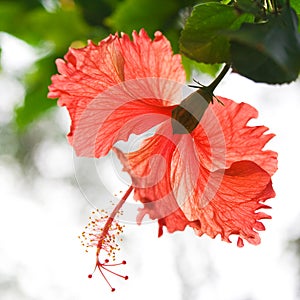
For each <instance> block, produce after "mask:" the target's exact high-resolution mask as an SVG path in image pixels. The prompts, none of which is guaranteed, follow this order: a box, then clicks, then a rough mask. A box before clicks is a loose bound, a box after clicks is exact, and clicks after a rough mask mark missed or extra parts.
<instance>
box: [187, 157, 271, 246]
mask: <svg viewBox="0 0 300 300" xmlns="http://www.w3.org/2000/svg"><path fill="white" fill-rule="evenodd" d="M209 173H210V172H209V171H208V170H206V175H205V169H204V170H203V171H202V172H201V174H202V176H203V177H202V178H199V181H198V189H195V194H194V195H193V197H190V198H189V199H188V200H187V201H186V202H185V203H184V204H183V205H182V206H181V209H182V211H183V213H184V214H185V216H186V217H187V219H189V220H194V221H195V220H198V221H199V222H200V224H201V227H200V228H198V229H195V231H196V234H197V235H199V236H201V235H202V234H204V233H205V234H207V235H209V236H210V237H212V238H214V237H216V236H217V235H218V234H220V235H221V237H222V239H223V240H225V241H227V242H230V240H229V236H230V235H231V234H236V235H238V236H239V237H240V238H241V239H245V240H247V241H248V242H249V243H251V244H255V245H256V244H259V243H260V238H259V234H258V233H257V231H256V230H264V226H263V224H262V223H261V222H260V221H259V220H260V219H264V218H271V217H270V216H268V215H266V214H264V213H262V212H258V210H259V209H261V208H268V206H266V205H265V204H263V202H264V201H265V200H266V199H269V198H272V197H274V196H275V193H274V190H273V188H272V183H271V177H270V175H269V174H268V173H267V172H266V171H264V170H263V169H262V168H260V167H259V166H258V165H257V164H255V163H253V162H251V161H240V162H235V163H233V164H232V165H231V167H230V168H229V169H226V170H218V171H215V172H214V174H213V176H212V178H213V180H208V181H205V180H203V178H208V177H209V176H210V174H209ZM218 178H219V180H218ZM203 182H206V184H203ZM216 184H217V186H215V185H216ZM207 189H208V190H210V191H213V192H214V195H212V193H209V196H210V197H212V196H213V198H212V199H210V201H204V202H203V195H205V190H207Z"/></svg>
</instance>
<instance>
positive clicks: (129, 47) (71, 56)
mask: <svg viewBox="0 0 300 300" xmlns="http://www.w3.org/2000/svg"><path fill="white" fill-rule="evenodd" d="M64 59H65V60H62V59H58V60H57V62H56V63H57V67H58V71H59V73H60V74H59V75H54V76H53V77H52V85H51V86H50V87H49V90H50V92H49V94H48V96H49V97H51V98H56V97H58V98H59V102H58V103H59V105H61V106H66V107H67V109H68V111H69V113H70V117H71V120H72V124H71V132H70V134H69V139H70V142H71V143H72V144H73V143H74V141H73V139H74V134H75V133H74V132H75V130H77V129H78V126H80V127H82V131H83V133H84V134H85V133H86V131H88V130H91V131H92V132H93V134H92V135H91V134H89V135H88V136H89V138H90V140H88V141H87V142H85V141H84V137H83V134H82V133H79V134H78V135H77V137H78V139H79V140H78V141H76V147H75V149H76V150H77V153H78V154H79V155H88V156H101V155H105V154H106V153H107V151H108V150H109V149H110V147H111V146H112V143H114V142H115V141H116V140H117V139H127V138H128V135H129V134H130V133H138V132H141V131H142V130H143V131H144V130H147V129H149V127H152V126H154V125H156V124H157V122H161V121H162V120H161V118H158V119H155V118H149V116H148V120H147V122H146V123H147V125H145V124H143V125H142V126H144V127H143V128H140V129H136V131H133V128H134V127H133V126H132V125H133V124H131V126H129V127H128V128H127V129H123V132H122V133H121V136H119V134H120V130H121V128H122V127H123V125H124V122H130V120H132V119H134V118H135V117H137V116H141V115H142V114H147V113H154V114H156V115H160V114H161V113H162V114H163V115H166V114H167V115H169V112H167V113H166V112H165V111H164V110H163V109H160V108H161V107H162V106H164V105H170V104H171V103H170V102H168V103H166V100H169V101H172V95H171V96H170V92H172V93H173V94H174V93H176V92H177V91H176V87H174V85H176V83H175V82H180V83H183V82H184V81H185V73H184V70H183V67H182V65H181V58H180V56H179V55H173V53H172V49H171V46H170V43H169V41H168V40H167V39H166V38H165V37H164V36H163V35H162V34H161V33H160V32H157V33H156V34H155V38H154V40H153V41H151V39H150V38H149V37H148V35H147V33H146V32H145V31H144V30H141V31H140V33H139V34H138V33H136V32H133V41H131V40H130V39H129V37H128V36H127V35H126V34H123V35H122V37H121V38H119V37H118V35H117V34H116V35H114V36H112V35H110V36H109V37H108V38H107V39H105V40H103V41H101V42H100V43H99V44H98V45H95V44H93V43H92V42H89V44H88V46H87V47H85V48H82V49H72V48H71V49H70V50H69V52H68V53H67V54H66V55H65V57H64ZM142 78H148V81H147V80H145V82H142V83H141V82H140V81H139V80H138V82H137V83H136V85H135V88H134V95H131V97H130V95H129V93H128V91H127V90H126V88H127V86H126V87H125V86H124V85H122V84H120V83H122V82H125V83H128V82H129V84H130V85H131V91H130V92H132V89H133V83H132V80H134V81H136V80H137V79H142ZM155 78H156V79H155ZM151 80H152V81H151ZM155 80H156V81H155ZM171 82H173V83H171ZM114 86H117V87H116V89H115V90H114V89H113V90H110V92H107V93H106V95H102V94H103V92H104V91H107V89H109V88H112V87H114ZM149 89H150V91H149ZM109 93H112V95H109ZM149 94H150V96H149ZM109 96H111V99H110V98H109ZM124 99H126V100H127V101H128V100H129V99H130V101H136V100H142V104H140V103H133V104H132V103H130V104H129V105H127V103H126V101H125V100H124ZM117 100H119V101H117ZM177 101H178V99H177ZM87 110H88V111H87ZM90 113H91V114H92V118H89V117H88V114H90ZM114 113H116V114H115V115H114ZM97 114H99V115H97ZM108 116H109V120H108ZM104 117H105V118H104ZM103 118H104V119H103ZM120 118H122V120H121V119H120ZM162 119H164V118H162ZM95 120H97V121H98V123H97V124H96V126H98V127H97V128H96V130H98V129H101V136H97V131H95V126H93V124H94V121H95ZM120 120H121V121H120ZM139 121H140V120H137V119H135V120H134V121H133V123H135V124H136V123H138V122H139ZM79 122H80V124H79ZM110 126H112V127H113V128H114V130H112V129H110V128H108V127H110ZM80 130H81V129H80ZM129 131H130V132H129ZM76 134H77V133H76ZM92 139H93V141H91V140H92ZM99 140H101V144H100V142H99ZM92 142H93V145H91V143H92ZM96 143H97V145H96ZM84 144H86V146H84ZM84 147H88V148H89V149H88V150H87V149H83V148H84Z"/></svg>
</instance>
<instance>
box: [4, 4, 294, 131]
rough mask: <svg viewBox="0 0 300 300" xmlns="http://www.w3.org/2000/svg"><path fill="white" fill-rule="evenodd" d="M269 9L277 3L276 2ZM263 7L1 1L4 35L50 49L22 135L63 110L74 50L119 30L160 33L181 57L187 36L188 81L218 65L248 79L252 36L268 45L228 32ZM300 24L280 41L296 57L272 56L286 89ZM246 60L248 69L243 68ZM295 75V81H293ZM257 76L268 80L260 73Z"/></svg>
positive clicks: (31, 90)
mask: <svg viewBox="0 0 300 300" xmlns="http://www.w3.org/2000/svg"><path fill="white" fill-rule="evenodd" d="M261 2H262V3H263V2H264V1H261ZM269 2H270V3H276V1H275V0H272V1H269ZM277 2H278V7H279V8H280V7H281V6H282V5H284V3H285V1H284V0H277ZM258 3H260V1H252V0H235V1H232V0H231V1H230V0H222V1H221V0H220V1H218V0H210V1H209V0H198V1H196V0H166V1H164V2H162V1H159V0H60V1H59V0H41V1H38V0H27V1H24V0H0V31H3V32H7V33H9V34H11V35H13V36H15V37H17V38H20V39H22V40H24V41H25V42H27V43H28V44H30V45H32V46H34V47H36V48H37V49H43V53H44V54H43V55H40V57H39V59H38V60H37V61H36V63H35V66H34V68H33V69H32V70H31V72H29V73H28V74H26V75H25V77H24V78H22V79H21V80H22V82H23V83H24V85H25V87H26V96H25V99H24V103H23V105H21V106H19V107H18V108H17V109H16V110H15V118H14V122H15V125H16V128H18V129H19V130H20V131H22V130H25V129H26V128H27V126H28V125H29V124H31V123H32V122H33V121H34V120H37V119H38V118H39V117H40V116H41V115H42V114H43V113H45V112H47V111H49V109H50V108H51V107H53V106H55V105H56V101H53V100H50V99H47V92H48V85H49V84H50V78H51V75H53V74H55V73H56V66H55V59H56V58H58V57H63V56H64V54H65V53H66V52H67V49H68V47H69V46H70V45H72V46H75V47H76V45H85V43H86V41H87V40H88V39H92V40H94V41H95V42H97V41H99V40H101V39H103V38H104V37H105V36H107V35H108V34H109V33H114V32H116V31H118V32H126V33H128V34H131V32H132V30H139V29H141V28H145V29H146V31H147V32H148V33H149V35H150V36H153V33H154V32H155V31H156V30H160V31H162V32H163V33H164V34H165V35H166V36H167V38H168V39H169V40H170V42H171V44H172V47H173V50H174V52H179V51H180V50H179V38H180V34H181V39H180V47H181V52H182V53H183V54H185V55H186V56H187V57H188V58H187V57H183V63H184V66H185V69H186V71H187V77H188V79H191V78H190V76H192V71H193V70H200V71H201V72H204V73H208V74H210V75H212V76H214V75H215V74H216V72H217V71H218V69H219V67H220V65H219V63H223V62H227V63H234V64H235V65H234V66H235V67H236V69H237V71H239V69H240V70H241V72H240V73H242V74H244V75H245V76H248V77H249V72H247V71H248V69H249V68H250V67H252V66H253V62H250V63H249V62H247V60H246V62H245V61H244V60H243V59H242V58H243V55H244V53H245V47H248V46H249V45H248V44H246V45H245V43H244V41H245V38H244V36H246V37H247V38H246V40H248V38H249V36H250V37H251V38H252V40H251V41H252V42H251V43H252V45H250V46H253V47H254V48H255V49H257V48H259V47H258V46H259V44H264V40H261V39H260V40H257V39H255V38H254V37H256V36H257V34H258V32H257V28H254V29H251V32H250V33H249V32H247V34H246V35H244V32H243V31H242V29H241V31H234V32H235V33H236V34H235V35H230V34H228V32H229V33H232V32H233V31H232V30H238V28H239V27H240V26H241V24H242V23H244V22H252V23H253V22H254V19H255V22H256V21H257V20H258V21H260V19H261V18H262V10H261V5H258ZM291 4H292V6H293V8H294V9H295V11H296V12H297V14H298V15H299V13H300V5H299V1H298V0H291ZM195 5H196V6H195ZM193 7H195V8H194V10H193ZM192 10H193V13H192V15H191V12H192ZM263 12H264V11H263ZM279 15H280V14H279ZM272 17H273V15H272ZM288 18H289V16H287V17H286V16H285V17H284V18H281V21H283V22H281V23H285V22H286V21H288V20H287V19H288ZM272 20H273V19H272ZM276 20H277V21H278V20H279V18H277V19H276ZM265 21H268V18H267V19H266V20H265ZM297 22H298V20H297V17H296V15H295V16H294V20H292V22H289V24H290V25H289V28H288V29H285V28H283V29H282V30H281V33H280V34H277V35H276V38H277V39H278V41H276V42H274V43H275V44H276V45H278V44H280V39H281V40H284V44H282V47H281V48H280V47H279V48H278V49H279V50H278V51H281V52H282V51H285V50H284V49H288V50H289V53H288V56H289V57H290V58H289V59H287V56H286V53H285V52H284V53H283V54H284V55H282V56H281V57H280V58H279V60H278V59H277V56H276V55H275V56H274V55H273V56H274V57H275V59H277V60H276V61H275V64H276V66H278V65H279V66H280V67H281V65H282V61H283V60H284V61H283V63H284V64H285V65H284V66H283V69H284V72H283V73H284V75H283V76H285V77H284V78H282V77H280V76H281V75H280V74H279V75H278V76H279V77H280V78H279V81H281V82H287V81H291V80H294V79H295V77H297V76H298V73H299V70H298V69H299V68H298V65H299V64H298V61H299V58H298V57H299V56H298V54H299V49H300V48H299V47H300V46H299V45H300V39H299V32H298V31H297V30H296V31H295V28H296V27H297V26H298V24H297ZM274 23H276V24H277V23H278V22H274ZM184 24H186V25H185V27H184ZM183 27H184V30H183V31H182V28H183ZM269 27H270V28H271V29H270V31H271V32H272V33H273V32H274V30H275V29H273V26H272V23H271V24H269ZM276 31H277V30H276ZM291 31H293V33H292V34H291ZM181 32H182V33H181ZM260 36H261V35H260ZM237 43H239V44H241V43H242V45H239V46H240V48H241V49H240V50H239V48H237V47H232V44H234V45H236V44H237ZM243 43H244V44H243ZM272 46H274V44H272ZM253 47H252V48H253ZM236 49H238V50H236ZM291 49H294V50H293V51H291ZM234 51H235V52H234ZM247 51H250V50H249V49H247ZM236 52H237V53H236ZM291 53H292V54H291ZM241 54H242V55H241ZM275 54H276V53H275ZM259 55H261V53H258V56H259ZM233 56H234V57H233ZM273 56H272V57H273ZM235 57H237V59H235ZM239 57H240V58H239ZM268 58H269V57H268ZM282 58H283V59H282ZM262 59H264V57H263V58H262ZM240 61H242V63H241V66H242V67H241V66H240V65H239V63H240ZM267 65H268V66H269V67H270V72H269V73H266V74H272V63H267ZM290 66H292V68H290ZM244 69H246V71H245V70H244ZM290 69H292V71H293V74H292V75H293V76H290V73H289V70H290ZM0 70H1V69H0ZM276 70H277V71H278V68H277V69H276ZM279 70H282V68H279ZM257 73H261V72H260V69H258V71H257ZM277 73H278V72H277ZM255 76H256V75H255V74H254V78H252V79H253V80H255V79H256V78H255ZM267 76H268V77H269V75H267ZM252 77H253V76H252ZM276 80H277V79H276ZM276 80H275V81H276ZM262 81H264V82H268V81H267V80H266V78H262ZM269 82H272V80H271V81H269Z"/></svg>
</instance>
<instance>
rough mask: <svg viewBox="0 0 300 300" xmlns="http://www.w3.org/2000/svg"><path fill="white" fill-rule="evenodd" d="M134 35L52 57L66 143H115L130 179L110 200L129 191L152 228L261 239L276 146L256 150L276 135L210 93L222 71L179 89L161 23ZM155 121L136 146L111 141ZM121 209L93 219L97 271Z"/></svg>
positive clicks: (87, 149)
mask: <svg viewBox="0 0 300 300" xmlns="http://www.w3.org/2000/svg"><path fill="white" fill-rule="evenodd" d="M132 35H133V40H130V38H129V36H127V35H126V34H122V36H121V37H119V36H118V34H115V35H110V36H109V37H108V38H106V39H104V40H102V41H101V42H100V43H99V44H97V45H96V44H94V43H92V42H89V43H88V45H87V46H86V47H85V48H82V49H72V48H70V49H69V52H68V53H67V54H66V56H65V57H64V60H63V59H58V60H57V61H56V64H57V67H58V71H59V73H60V74H57V75H54V76H53V77H52V84H51V86H50V87H49V89H50V92H49V95H48V96H49V97H50V98H59V101H58V104H59V105H60V106H66V107H67V109H68V111H69V114H70V117H71V121H72V123H71V130H70V133H69V135H68V138H69V142H70V143H71V145H72V146H73V147H74V149H75V151H76V153H77V155H79V156H88V157H102V156H105V155H107V154H108V152H109V151H110V150H114V151H115V153H116V154H117V156H118V157H119V159H120V160H121V162H122V164H123V166H124V170H125V171H126V172H128V173H129V174H130V176H131V178H132V185H131V186H130V187H129V190H128V191H127V193H126V194H125V196H124V197H123V198H122V199H121V202H120V203H119V205H118V206H117V208H118V209H119V208H120V207H121V206H122V204H123V203H124V202H125V201H126V199H127V197H128V195H129V194H130V192H131V191H132V190H133V191H134V199H136V200H137V201H140V202H142V203H143V208H141V209H140V211H139V213H138V216H137V221H138V223H140V222H141V221H142V219H143V218H144V216H145V215H146V214H147V215H149V217H150V218H151V219H157V220H158V223H159V236H161V235H162V233H163V227H166V229H167V230H168V231H169V232H174V231H178V230H184V229H185V228H186V227H187V226H189V227H192V228H193V229H194V231H195V233H196V234H197V235H199V236H201V235H203V234H207V235H208V236H210V237H212V238H215V237H216V236H217V235H220V236H221V238H222V240H224V241H227V242H230V239H229V237H230V235H237V236H238V239H237V244H238V246H240V247H241V246H243V240H247V241H248V242H249V243H251V244H254V245H257V244H259V243H260V237H259V234H258V232H257V231H259V230H264V229H265V227H264V225H263V224H262V223H261V220H262V219H265V218H270V216H269V215H267V214H266V213H264V212H262V211H259V210H260V209H264V208H269V206H267V205H265V204H264V202H265V201H266V200H267V199H269V198H272V197H274V196H275V193H274V190H273V188H272V181H271V176H272V175H273V174H274V172H275V171H276V168H277V154H276V153H275V152H273V151H270V150H263V148H264V146H265V145H266V143H267V142H268V141H269V140H270V139H271V138H272V137H273V136H274V135H273V134H267V133H266V131H267V130H268V128H267V127H265V126H249V125H247V124H248V122H249V120H250V119H252V118H256V117H257V111H256V110H255V109H254V108H253V107H251V106H250V105H248V104H246V103H236V102H234V101H232V100H230V99H226V98H223V97H217V100H218V101H213V98H214V97H213V96H212V92H213V89H214V88H215V86H216V82H217V83H218V81H219V80H217V81H214V83H213V84H211V85H210V86H209V87H199V88H198V89H197V90H196V91H194V92H193V93H191V94H190V95H184V93H185V92H186V90H185V89H186V87H185V72H184V69H183V67H182V64H181V57H180V55H178V54H177V55H174V54H173V53H172V49H171V46H170V43H169V41H168V40H167V39H166V38H165V37H164V36H163V35H162V34H161V33H160V32H156V33H155V37H154V40H153V41H152V40H151V39H150V38H149V37H148V35H147V33H146V32H145V30H141V31H140V32H139V33H137V32H133V34H132ZM226 71H227V70H226ZM223 75H224V74H223ZM223 75H222V76H223ZM220 78H221V77H219V79H220ZM183 99H184V100H183ZM219 102H220V103H219ZM155 126H157V128H156V131H155V133H154V135H152V136H151V137H149V138H147V139H145V140H144V141H143V143H142V144H141V146H140V147H139V148H138V149H135V150H134V151H131V152H128V153H123V152H122V151H121V150H120V149H118V148H116V146H115V144H116V143H117V142H118V141H120V140H125V141H127V140H128V138H129V136H130V135H131V134H135V135H139V134H142V133H144V132H146V131H148V130H149V129H151V128H153V127H155ZM118 209H114V211H113V212H112V214H111V215H110V216H109V217H107V218H106V224H105V225H104V227H103V228H102V229H101V230H100V229H99V226H94V227H93V228H92V231H93V233H92V236H93V240H92V241H91V243H90V244H91V245H95V246H96V247H97V260H96V266H95V268H96V267H98V268H99V270H100V271H101V269H103V268H105V270H106V267H105V263H100V262H99V259H98V256H99V253H100V250H102V249H107V248H108V249H109V243H110V241H111V239H109V238H107V236H112V235H111V233H110V231H111V228H119V227H118V226H119V225H114V226H113V225H112V224H113V222H114V219H115V216H116V214H117V210H118ZM101 220H102V219H101ZM98 221H99V219H96V221H95V223H97V222H98ZM102 221H103V220H102ZM95 230H96V232H95ZM97 231H98V232H97ZM106 265H107V262H106ZM101 273H102V271H101Z"/></svg>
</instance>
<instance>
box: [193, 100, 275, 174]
mask: <svg viewBox="0 0 300 300" xmlns="http://www.w3.org/2000/svg"><path fill="white" fill-rule="evenodd" d="M218 99H219V100H221V101H222V102H223V103H224V105H225V107H224V106H222V105H220V104H219V103H215V104H210V106H209V109H207V111H206V112H205V114H204V116H203V118H202V120H201V122H200V124H199V126H198V127H197V128H196V129H195V130H194V131H193V133H192V134H193V137H194V139H195V144H196V146H197V147H199V149H198V152H199V153H200V155H201V161H202V162H203V164H205V166H206V167H207V168H208V169H210V170H216V169H218V168H228V167H230V165H231V164H232V163H233V162H235V161H239V160H250V161H253V162H255V163H257V164H258V165H259V166H260V167H261V168H263V169H264V170H265V171H267V172H268V173H269V174H270V175H273V174H274V172H275V171H276V169H277V153H276V152H273V151H270V150H264V151H263V150H262V149H263V148H264V146H265V145H266V143H267V142H268V141H269V140H270V139H271V138H272V137H273V136H274V134H265V132H266V131H267V130H268V128H267V127H265V126H247V123H248V122H249V120H251V119H252V118H256V117H257V115H258V113H257V111H256V109H255V108H253V107H252V106H250V105H248V104H246V103H240V104H238V103H235V102H234V101H232V100H229V99H225V98H222V97H218Z"/></svg>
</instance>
